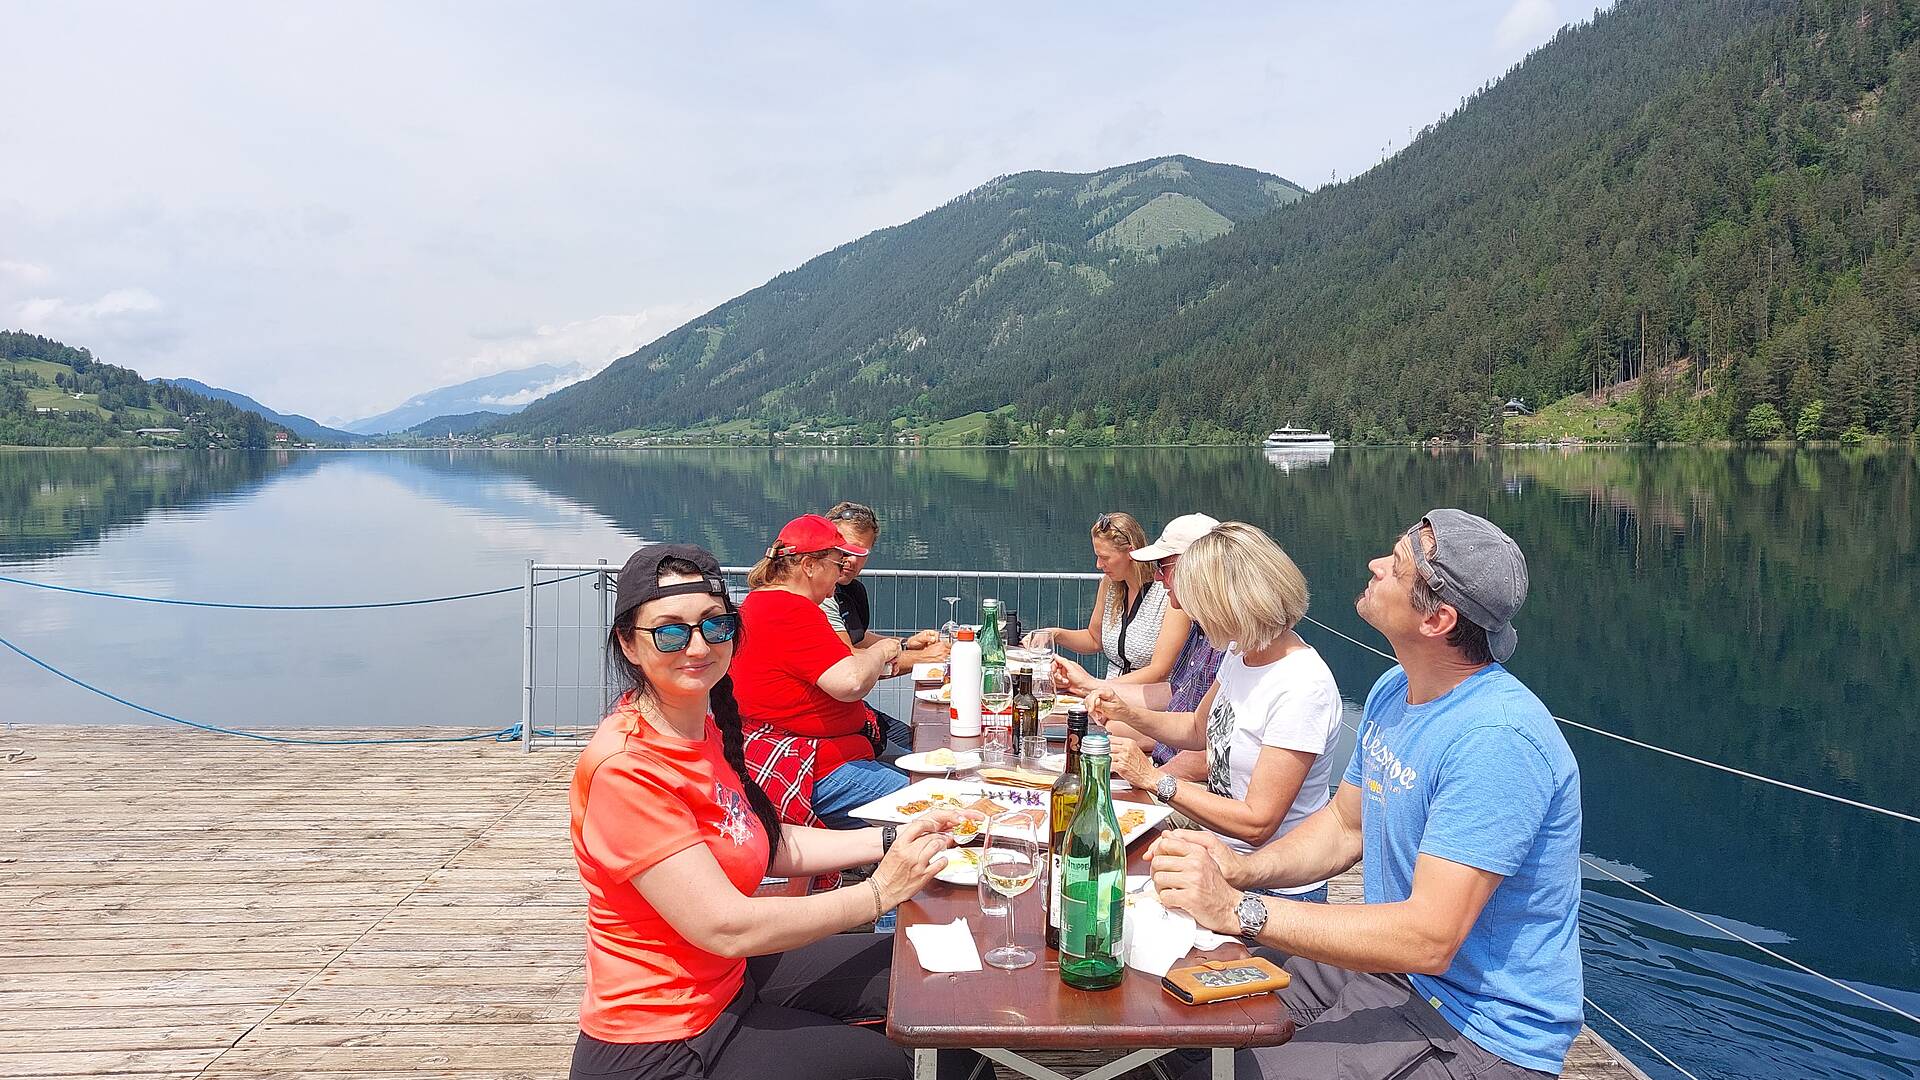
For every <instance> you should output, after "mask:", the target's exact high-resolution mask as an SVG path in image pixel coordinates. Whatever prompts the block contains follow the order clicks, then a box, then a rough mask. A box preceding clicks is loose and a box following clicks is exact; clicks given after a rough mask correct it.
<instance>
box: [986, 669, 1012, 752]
mask: <svg viewBox="0 0 1920 1080" xmlns="http://www.w3.org/2000/svg"><path fill="white" fill-rule="evenodd" d="M1012 708H1013V678H1012V676H1010V675H1008V674H1007V669H1005V668H1003V667H990V668H987V669H986V671H984V672H982V673H981V677H980V712H981V729H980V730H981V741H980V758H981V760H982V761H984V762H986V763H987V764H989V765H1005V764H1006V763H1007V755H1009V754H1011V753H1012V752H1013V713H1012V712H1011V710H1012Z"/></svg>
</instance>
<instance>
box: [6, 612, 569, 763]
mask: <svg viewBox="0 0 1920 1080" xmlns="http://www.w3.org/2000/svg"><path fill="white" fill-rule="evenodd" d="M0 645H4V646H5V647H7V648H8V649H11V650H12V651H13V652H14V653H15V654H16V655H18V656H19V657H20V658H21V659H23V660H25V661H27V662H28V663H30V664H32V665H34V666H35V667H38V668H40V669H41V670H43V671H46V672H47V673H48V674H51V675H54V676H57V677H59V678H61V679H65V680H66V681H67V682H70V683H72V684H73V685H75V686H77V687H79V688H80V689H82V690H85V691H87V692H88V693H92V694H98V695H100V696H101V697H103V698H106V699H107V700H108V701H112V702H117V703H118V704H121V705H125V706H126V707H127V708H129V709H132V710H134V711H135V712H143V713H146V714H147V715H148V716H152V717H157V718H159V719H161V720H165V721H168V722H169V723H174V724H184V725H186V726H187V727H190V728H197V729H199V730H201V731H210V732H213V733H214V734H216V735H234V736H238V737H239V738H242V739H257V740H259V741H260V742H270V743H288V744H291V745H294V746H399V745H403V744H409V743H464V742H480V741H482V740H486V739H492V740H494V741H495V742H512V741H513V740H515V739H518V738H519V737H520V725H519V724H509V725H507V726H506V727H503V728H500V729H498V730H496V731H482V732H479V733H478V734H474V735H445V736H439V737H433V738H410V739H300V738H293V737H289V736H285V735H262V734H261V733H259V732H257V731H241V730H239V729H237V728H224V727H217V726H215V725H213V724H202V723H200V722H199V721H196V720H184V719H182V718H180V717H178V716H174V715H171V714H169V713H163V712H161V711H160V710H158V709H149V708H147V707H146V706H145V705H141V704H137V703H135V702H132V701H128V700H127V699H126V698H123V697H121V696H119V695H118V694H114V693H110V692H108V691H106V690H102V689H100V688H99V687H97V686H95V685H93V684H92V683H90V682H87V681H86V680H84V679H81V678H79V677H77V676H74V675H69V674H67V673H66V672H64V671H61V670H60V669H59V668H57V667H54V666H53V665H52V664H49V663H47V662H46V661H45V660H42V659H40V658H39V657H37V656H35V655H33V654H32V653H30V652H28V651H27V650H25V649H23V648H21V647H20V646H18V645H15V644H14V643H13V642H11V641H8V640H7V639H6V638H3V637H0ZM535 734H538V735H554V734H555V733H554V732H551V731H545V730H540V729H535Z"/></svg>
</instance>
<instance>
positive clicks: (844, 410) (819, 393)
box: [496, 157, 1304, 434]
mask: <svg viewBox="0 0 1920 1080" xmlns="http://www.w3.org/2000/svg"><path fill="white" fill-rule="evenodd" d="M1303 194H1304V192H1303V190H1302V189H1301V188H1299V187H1298V186H1296V185H1294V184H1291V183H1289V182H1287V181H1285V180H1282V179H1280V178H1279V177H1276V176H1271V175H1268V174H1266V173H1261V172H1256V171H1254V170H1252V169H1243V168H1240V167H1238V166H1233V165H1216V164H1214V163H1212V162H1206V161H1200V160H1198V159H1195V158H1190V157H1168V158H1159V159H1154V160H1151V161H1142V162H1138V163H1135V164H1132V165H1126V166H1121V167H1119V168H1114V169H1108V170H1105V171H1103V172H1099V173H1059V172H1027V173H1020V174H1018V175H1015V176H1006V177H1001V178H1000V179H997V180H994V181H992V182H990V183H988V184H985V185H983V186H981V187H979V188H976V189H974V190H973V191H970V192H968V193H966V194H965V195H962V196H960V197H959V198H956V199H954V200H952V201H950V202H948V203H947V204H946V205H944V206H942V207H940V208H938V209H936V210H933V211H930V212H928V213H926V214H923V215H922V216H920V217H918V218H916V219H914V220H913V221H910V222H907V223H906V224H904V225H898V226H894V227H892V228H886V229H881V230H880V231H878V232H875V233H872V234H870V235H868V236H866V237H863V238H861V239H859V240H856V241H854V242H852V243H849V244H846V245H843V246H842V247H839V248H836V249H834V250H833V251H830V252H827V253H826V254H824V255H821V256H819V257H817V258H814V259H812V260H810V261H808V262H807V263H805V264H803V265H802V266H800V267H799V268H798V269H795V270H791V271H789V272H787V273H784V274H781V275H780V276H779V277H776V278H774V279H773V280H772V281H770V282H768V283H767V284H765V285H762V286H761V287H759V288H757V289H755V290H753V291H752V292H749V293H747V294H745V295H743V296H741V297H739V298H737V299H735V300H732V301H729V302H727V303H725V304H722V305H721V306H719V307H717V308H715V309H714V310H712V311H710V312H708V313H707V314H705V315H703V316H701V317H700V318H697V319H695V320H693V321H692V322H690V323H688V324H687V325H685V326H683V327H681V328H679V329H678V330H675V331H673V332H672V333H669V334H667V335H666V336H665V337H662V338H660V339H659V340H657V341H654V342H653V343H651V344H649V345H646V346H645V347H643V348H641V349H640V350H639V351H637V352H635V353H633V354H632V355H630V356H626V357H623V358H621V359H619V360H616V361H614V362H613V364H612V365H611V366H609V367H608V368H607V369H606V370H605V371H602V372H601V373H600V374H598V375H596V376H595V377H593V378H592V379H588V380H586V381H585V382H582V383H578V384H576V385H574V386H570V387H568V388H566V389H564V390H560V391H558V392H556V393H554V394H552V395H550V396H548V397H546V398H544V399H542V400H540V401H538V402H536V403H534V404H533V405H531V406H529V407H528V408H527V410H526V411H525V412H524V413H521V414H520V415H519V416H516V417H515V418H513V419H512V420H510V421H504V422H502V423H500V424H498V425H496V427H499V428H503V429H510V430H514V431H520V432H526V433H531V434H557V433H562V432H582V433H584V432H601V433H610V432H614V431H618V430H623V429H627V428H635V427H678V426H685V425H689V424H693V423H697V422H700V421H704V420H724V419H730V418H734V417H740V416H752V417H756V418H759V417H780V418H785V419H799V418H806V417H849V418H875V417H891V416H896V415H906V414H908V413H910V412H914V411H918V410H924V409H928V408H939V407H940V404H941V402H942V401H943V400H944V399H945V398H946V397H948V396H949V393H948V388H949V387H951V386H952V385H953V384H955V383H956V381H964V380H966V379H968V378H978V377H981V376H982V375H983V374H984V373H985V372H987V371H990V370H991V369H992V368H993V367H994V365H995V364H996V363H997V362H998V360H999V358H1000V357H1002V356H1005V355H1010V354H1015V353H1017V352H1019V350H1020V348H1021V343H1022V342H1024V341H1026V340H1028V339H1032V338H1035V337H1038V336H1039V335H1041V334H1043V333H1044V331H1045V328H1046V327H1048V326H1050V325H1052V324H1054V323H1057V322H1060V321H1062V320H1065V319H1068V318H1069V317H1070V315H1071V313H1072V312H1074V311H1076V310H1077V309H1079V308H1081V307H1083V306H1085V305H1086V304H1088V303H1089V302H1090V301H1092V300H1094V299H1095V298H1097V297H1099V296H1101V295H1102V294H1104V293H1106V292H1109V291H1111V290H1113V289H1114V288H1116V287H1117V286H1118V285H1119V283H1122V282H1125V281H1127V280H1129V279H1132V278H1134V277H1139V276H1150V275H1152V274H1153V273H1154V272H1155V268H1156V267H1157V266H1158V265H1159V263H1160V262H1161V260H1163V259H1165V258H1168V257H1169V255H1170V253H1174V252H1178V251H1180V250H1181V249H1183V248H1185V247H1187V246H1190V245H1195V244H1205V243H1206V242H1207V241H1209V240H1213V239H1214V238H1217V237H1220V236H1223V235H1231V234H1232V232H1233V231H1234V230H1235V229H1236V228H1238V227H1239V225H1240V224H1241V223H1244V222H1246V221H1249V220H1252V219H1254V218H1257V217H1259V216H1261V215H1263V214H1267V213H1269V212H1270V211H1272V210H1274V209H1275V208H1276V207H1280V206H1283V205H1285V204H1287V203H1289V202H1292V201H1293V200H1296V199H1298V198H1300V197H1301V196H1302V195H1303ZM1011 389H1012V387H1010V386H1004V385H1003V386H1001V387H1000V389H999V392H1000V393H1001V394H1003V395H1004V394H1006V393H1008V392H1009V391H1010V390H1011ZM1001 403H1004V399H1003V400H1002V402H1001ZM960 411H966V410H960Z"/></svg>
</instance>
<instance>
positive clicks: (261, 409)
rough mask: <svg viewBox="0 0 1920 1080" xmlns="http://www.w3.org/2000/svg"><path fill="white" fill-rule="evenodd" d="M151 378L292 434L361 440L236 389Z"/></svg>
mask: <svg viewBox="0 0 1920 1080" xmlns="http://www.w3.org/2000/svg"><path fill="white" fill-rule="evenodd" d="M154 382H161V383H166V384H167V385H169V386H177V387H179V388H181V389H182V390H191V391H193V392H194V393H196V394H199V395H200V396H201V397H210V398H213V399H214V400H215V401H224V402H226V403H227V404H229V405H232V406H234V407H235V408H238V409H242V410H245V411H246V412H250V413H253V414H254V415H255V416H259V417H262V418H264V419H266V420H270V421H272V422H273V423H276V424H279V425H280V426H281V427H283V428H286V429H287V430H288V431H291V432H293V433H294V434H295V435H298V436H300V437H301V438H303V439H306V440H308V441H309V442H339V443H357V442H364V441H365V437H364V436H361V435H356V434H354V433H353V432H351V431H341V430H340V429H339V428H330V427H328V426H326V425H325V424H322V423H320V422H319V421H318V420H314V419H312V418H311V417H306V416H301V415H299V414H298V413H280V412H275V411H273V410H272V409H269V408H267V407H266V406H265V405H262V404H260V403H259V402H257V401H255V400H253V399H252V398H250V397H248V396H247V395H245V394H242V393H240V392H239V391H238V390H227V389H223V388H221V387H218V386H208V385H207V384H206V383H203V382H201V381H199V380H198V379H155V380H154Z"/></svg>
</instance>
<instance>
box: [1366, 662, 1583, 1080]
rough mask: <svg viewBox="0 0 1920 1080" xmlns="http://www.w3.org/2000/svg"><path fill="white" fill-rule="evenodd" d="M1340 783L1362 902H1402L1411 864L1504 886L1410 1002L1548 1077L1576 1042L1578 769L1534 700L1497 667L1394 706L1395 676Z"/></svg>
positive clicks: (1390, 675) (1403, 683)
mask: <svg viewBox="0 0 1920 1080" xmlns="http://www.w3.org/2000/svg"><path fill="white" fill-rule="evenodd" d="M1344 782H1345V783H1349V784H1353V785H1355V786H1356V787H1358V788H1359V789H1360V804H1361V807H1362V813H1361V831H1362V833H1363V835H1364V837H1365V854H1364V858H1365V862H1366V873H1365V876H1366V897H1367V903H1369V904H1392V903H1398V902H1400V901H1403V900H1405V899H1407V897H1408V896H1409V895H1411V894H1412V892H1413V865H1414V860H1415V859H1416V858H1418V857H1419V856H1420V855H1433V856H1435V857H1438V858H1442V859H1446V860H1447V861H1449V862H1456V863H1461V864H1464V865H1466V866H1471V867H1474V868H1476V869H1480V870H1485V871H1488V872H1489V873H1494V874H1499V875H1500V876H1501V877H1502V878H1504V879H1505V880H1503V881H1502V882H1501V883H1500V885H1499V887H1497V888H1496V889H1494V891H1493V895H1492V896H1491V897H1490V898H1488V900H1487V905H1486V907H1484V908H1482V909H1481V911H1480V918H1479V919H1478V921H1476V922H1475V923H1474V924H1473V929H1472V930H1470V931H1468V933H1467V940H1466V941H1465V943H1463V944H1462V945H1461V946H1460V951H1459V952H1457V953H1455V954H1454V957H1453V965H1452V966H1451V967H1449V968H1448V969H1447V972H1446V974H1444V975H1441V976H1439V977H1437V978H1435V977H1433V976H1428V975H1413V976H1411V979H1412V981H1413V985H1414V988H1415V989H1416V990H1418V991H1419V992H1420V993H1421V994H1422V995H1423V996H1425V997H1426V998H1427V1000H1428V1001H1429V1002H1430V1003H1431V1004H1432V1005H1433V1007H1434V1008H1436V1009H1438V1010H1439V1011H1440V1015H1442V1016H1444V1017H1446V1019H1447V1022H1448V1023H1450V1024H1452V1025H1453V1026H1454V1028H1455V1029H1457V1030H1458V1031H1460V1032H1461V1033H1462V1034H1464V1035H1466V1036H1467V1037H1468V1038H1469V1039H1472V1040H1473V1041H1474V1042H1475V1043H1478V1044H1479V1045H1480V1046H1481V1047H1483V1048H1485V1049H1486V1050H1488V1051H1490V1052H1492V1053H1495V1054H1498V1055H1500V1056H1501V1057H1502V1058H1505V1059H1506V1060H1508V1061H1511V1062H1513V1063H1514V1064H1516V1065H1522V1066H1525V1067H1526V1068H1529V1069H1540V1070H1542V1071H1544V1072H1550V1073H1558V1072H1559V1071H1560V1069H1561V1065H1562V1063H1563V1062H1564V1061H1565V1059H1566V1056H1567V1048H1568V1047H1569V1046H1571V1045H1572V1044H1573V1039H1574V1036H1575V1035H1578V1034H1579V1033H1580V1024H1581V1022H1582V1014H1581V1009H1580V999H1581V995H1582V989H1581V974H1580V768H1579V766H1578V765H1576V764H1575V763H1574V760H1573V751H1571V750H1569V749H1567V741H1566V739H1565V738H1563V737H1562V736H1561V734H1560V728H1559V726H1558V725H1557V724H1555V723H1554V720H1553V716H1552V714H1550V713H1549V712H1548V711H1547V707H1546V706H1545V705H1543V704H1541V702H1540V699H1539V698H1537V697H1535V696H1533V691H1531V690H1528V689H1527V688H1526V687H1525V686H1524V685H1522V684H1521V682H1520V680H1518V679H1516V678H1514V677H1513V676H1512V675H1511V674H1509V673H1508V671H1507V669H1506V668H1503V667H1501V666H1500V665H1499V664H1489V665H1487V666H1486V667H1484V668H1482V669H1481V670H1479V671H1477V672H1475V673H1474V674H1473V675H1472V676H1471V677H1469V678H1468V679H1467V680H1466V681H1465V682H1463V683H1461V684H1460V685H1459V686H1456V687H1454V688H1453V689H1452V690H1451V691H1449V692H1448V693H1446V694H1445V695H1443V696H1441V697H1439V698H1436V699H1435V700H1433V701H1429V702H1427V703H1425V704H1422V705H1409V704H1407V675H1406V672H1405V671H1403V670H1401V669H1400V668H1398V667H1395V668H1393V669H1392V670H1391V671H1388V672H1387V673H1386V674H1385V675H1382V676H1381V677H1380V681H1379V682H1377V683H1375V684H1374V685H1373V690H1372V692H1371V693H1369V694H1368V695H1367V708H1366V719H1365V720H1364V721H1362V723H1361V725H1360V735H1359V741H1358V743H1356V744H1355V746H1354V748H1353V760H1352V762H1351V763H1350V764H1348V766H1347V772H1346V776H1345V778H1344Z"/></svg>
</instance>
